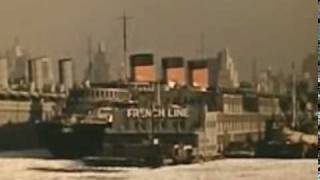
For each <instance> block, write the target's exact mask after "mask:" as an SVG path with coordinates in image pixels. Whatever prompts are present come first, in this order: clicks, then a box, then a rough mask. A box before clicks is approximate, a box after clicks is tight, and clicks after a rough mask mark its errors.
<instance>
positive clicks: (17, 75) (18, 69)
mask: <svg viewBox="0 0 320 180" xmlns="http://www.w3.org/2000/svg"><path fill="white" fill-rule="evenodd" d="M6 56H7V59H8V71H9V76H10V81H12V82H14V83H26V82H27V79H28V77H27V76H28V72H27V71H28V68H27V63H28V54H27V52H26V50H25V49H23V48H22V47H21V46H20V44H19V40H18V39H16V40H15V43H14V46H13V48H11V49H10V50H8V51H7V53H6Z"/></svg>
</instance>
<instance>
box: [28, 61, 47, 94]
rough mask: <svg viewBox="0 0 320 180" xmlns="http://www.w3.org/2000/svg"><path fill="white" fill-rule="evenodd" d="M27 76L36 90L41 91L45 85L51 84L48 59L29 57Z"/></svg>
mask: <svg viewBox="0 0 320 180" xmlns="http://www.w3.org/2000/svg"><path fill="white" fill-rule="evenodd" d="M28 77H29V82H30V83H31V85H32V86H33V85H34V88H35V90H36V91H39V92H41V91H42V90H43V88H44V86H45V85H47V86H52V83H53V73H52V69H51V62H50V60H49V59H48V58H47V57H40V58H34V59H30V60H29V61H28Z"/></svg>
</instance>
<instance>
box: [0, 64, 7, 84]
mask: <svg viewBox="0 0 320 180" xmlns="http://www.w3.org/2000/svg"><path fill="white" fill-rule="evenodd" d="M8 80H9V76H8V60H7V59H5V58H0V89H7V88H8Z"/></svg>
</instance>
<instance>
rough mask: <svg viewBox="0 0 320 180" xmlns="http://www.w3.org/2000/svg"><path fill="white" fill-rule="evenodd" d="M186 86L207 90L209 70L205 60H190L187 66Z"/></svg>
mask: <svg viewBox="0 0 320 180" xmlns="http://www.w3.org/2000/svg"><path fill="white" fill-rule="evenodd" d="M187 76H188V84H189V85H190V86H195V87H200V88H207V87H208V86H209V68H208V61H207V60H192V61H189V62H188V65H187Z"/></svg>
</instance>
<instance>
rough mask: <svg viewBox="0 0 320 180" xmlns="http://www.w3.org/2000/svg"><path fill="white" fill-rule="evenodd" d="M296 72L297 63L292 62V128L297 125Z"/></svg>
mask: <svg viewBox="0 0 320 180" xmlns="http://www.w3.org/2000/svg"><path fill="white" fill-rule="evenodd" d="M296 81H297V79H296V72H295V64H294V62H293V63H292V96H291V97H292V124H291V126H292V128H296V127H297V92H296Z"/></svg>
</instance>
